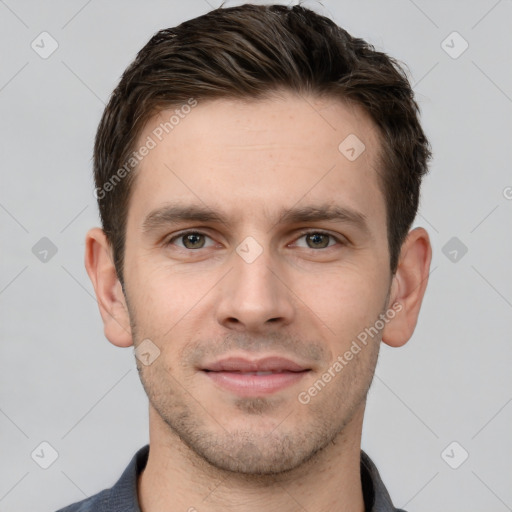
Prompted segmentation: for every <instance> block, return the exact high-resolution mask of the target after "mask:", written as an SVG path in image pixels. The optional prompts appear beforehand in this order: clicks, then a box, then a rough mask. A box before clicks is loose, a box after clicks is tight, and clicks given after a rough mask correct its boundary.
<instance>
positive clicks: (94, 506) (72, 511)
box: [57, 489, 110, 512]
mask: <svg viewBox="0 0 512 512" xmlns="http://www.w3.org/2000/svg"><path fill="white" fill-rule="evenodd" d="M109 491H110V489H105V490H103V491H101V492H99V493H98V494H95V495H94V496H90V497H89V498H86V499H84V500H81V501H77V502H76V503H72V504H71V505H68V506H67V507H64V508H61V509H59V510H57V512H103V511H104V510H106V509H105V508H104V503H105V500H106V499H107V495H108V492H109Z"/></svg>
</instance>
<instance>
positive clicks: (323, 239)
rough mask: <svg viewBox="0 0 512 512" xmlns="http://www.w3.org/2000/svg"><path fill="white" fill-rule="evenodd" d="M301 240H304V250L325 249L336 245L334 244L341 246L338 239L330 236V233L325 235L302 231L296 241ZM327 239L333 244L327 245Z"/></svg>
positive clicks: (320, 232) (322, 232)
mask: <svg viewBox="0 0 512 512" xmlns="http://www.w3.org/2000/svg"><path fill="white" fill-rule="evenodd" d="M301 238H305V239H306V244H307V247H306V248H308V249H327V248H328V247H332V246H333V245H336V242H338V243H341V244H342V245H343V243H342V242H341V240H340V239H339V238H337V237H335V236H334V235H331V234H330V233H326V232H325V231H304V232H303V233H301V236H300V237H299V238H298V239H297V240H300V239H301ZM329 238H330V239H332V240H333V241H334V243H332V244H329ZM302 247H304V246H302Z"/></svg>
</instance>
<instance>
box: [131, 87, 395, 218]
mask: <svg viewBox="0 0 512 512" xmlns="http://www.w3.org/2000/svg"><path fill="white" fill-rule="evenodd" d="M149 140H151V141H152V143H151V146H152V149H151V150H150V151H149V152H148V153H147V155H146V156H145V157H144V158H143V159H142V160H141V162H140V163H139V164H138V168H137V170H136V179H135V182H134V189H133V191H132V196H131V201H130V203H131V204H130V208H129V215H128V223H130V222H131V220H130V219H132V221H134V222H137V225H139V224H140V223H141V222H142V221H143V218H144V217H145V216H147V214H148V213H149V212H150V211H151V210H154V209H155V208H158V207H159V206H161V205H164V204H169V203H173V202H177V201H178V202H179V203H180V204H181V205H184V204H195V205H198V204H201V203H202V205H203V206H206V207H207V208H210V209H212V210H215V211H221V212H222V213H223V214H225V215H226V216H230V215H232V216H234V217H236V218H237V219H240V220H242V218H243V217H244V216H249V217H250V218H251V220H252V221H254V222H255V221H256V217H260V216H261V220H263V219H265V222H272V211H273V210H275V212H276V215H277V213H278V212H279V214H281V215H282V211H283V209H286V208H289V207H291V206H292V205H300V206H304V207H307V206H308V204H315V205H319V204H321V203H324V204H331V205H332V204H334V205H340V206H342V207H346V208H351V209H353V210H354V211H356V210H357V211H360V212H361V213H362V214H364V215H365V216H367V217H370V218H371V217H374V216H384V217H385V204H384V198H383V195H382V192H381V190H380V186H379V182H378V180H377V172H380V171H379V169H378V160H379V158H378V155H379V151H380V141H379V137H378V132H377V129H376V127H375V125H374V123H373V122H372V120H371V119H370V118H369V117H368V116H367V115H366V113H365V112H364V111H363V110H362V109H361V108H360V107H358V106H356V105H351V104H347V103H345V102H342V101H340V100H336V99H333V98H320V97H317V96H300V95H296V94H291V93H289V94H283V95H282V96H280V97H275V98H272V99H260V100H251V101H246V100H244V101H242V100H234V99H216V100H208V101H200V100H198V101H197V104H196V106H194V107H193V108H184V109H180V107H179V106H177V107H175V108H172V109H168V110H163V111H161V112H160V113H159V114H157V115H155V116H154V117H153V118H151V119H150V121H149V122H148V123H147V124H146V126H145V127H144V129H143V131H142V132H141V134H140V137H139V145H142V144H144V143H146V142H147V141H149ZM255 216H256V217H255Z"/></svg>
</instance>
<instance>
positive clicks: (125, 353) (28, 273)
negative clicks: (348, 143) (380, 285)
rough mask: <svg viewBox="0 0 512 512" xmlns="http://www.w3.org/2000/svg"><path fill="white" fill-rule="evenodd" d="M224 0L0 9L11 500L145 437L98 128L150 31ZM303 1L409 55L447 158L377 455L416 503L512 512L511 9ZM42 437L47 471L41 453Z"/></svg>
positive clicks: (77, 491) (108, 466)
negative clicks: (92, 274)
mask: <svg viewBox="0 0 512 512" xmlns="http://www.w3.org/2000/svg"><path fill="white" fill-rule="evenodd" d="M239 3H242V2H239ZM218 5H220V1H216V0H215V1H214V0H208V2H207V1H206V0H193V1H188V2H178V1H156V0H153V1H147V2H142V1H139V2H137V1H121V0H116V1H99V0H92V1H91V0H90V1H88V2H87V1H84V0H74V1H69V0H68V1H63V0H62V1H52V2H36V1H24V2H22V1H14V0H5V1H3V0H0V38H1V45H0V48H1V49H0V52H1V66H0V109H1V117H0V119H1V132H0V141H1V143H2V152H1V154H2V159H1V166H0V169H1V170H0V172H1V179H2V182H1V183H2V186H1V188H0V222H1V235H0V236H1V240H0V244H1V252H0V257H1V275H0V314H1V323H0V329H1V331H0V332H1V345H0V346H1V354H0V356H1V367H2V371H1V372H0V453H1V456H0V457H1V458H0V460H1V468H0V511H3V512H7V511H9V512H18V511H28V510H30V511H35V510H40V511H53V510H55V509H57V508H59V507H61V506H64V505H66V504H69V503H71V502H73V501H77V500H80V499H83V498H84V497H86V496H89V495H92V494H95V493H96V492H98V491H100V490H101V489H103V488H105V487H108V486H110V485H112V484H113V483H114V482H115V481H116V480H117V478H118V477H119V476H120V474H121V472H122V470H123V469H124V467H125V466H126V464H127V463H128V461H129V460H130V458H131V457H132V455H133V454H134V453H135V451H136V450H137V449H138V448H139V447H141V446H142V445H143V444H145V443H146V442H147V441H148V417H147V399H146V396H145V394H144V391H143V389H142V386H141V384H140V381H139V380H138V376H137V372H136V367H135V359H134V356H133V349H132V348H128V349H124V350H123V349H120V348H116V347H114V346H112V345H111V344H110V343H109V342H108V341H107V340H106V339H105V338H104V335H103V326H102V323H101V320H100V315H99V312H98V307H97V303H96V300H95V297H94V292H93V288H92V285H91V283H90V281H89V278H88V276H87V274H86V272H85V269H84V265H83V253H84V236H85V233H86V231H87V229H88V228H89V227H91V226H93V225H99V218H98V216H97V209H96V204H95V199H94V197H93V194H92V190H93V181H92V176H91V155H92V145H93V137H94V134H95V130H96V127H97V124H98V121H99V119H100V116H101V113H102V109H103V108H104V102H106V100H107V99H108V96H109V94H110V92H111V91H112V89H113V88H114V86H115V85H116V83H117V81H118V79H119V77H120V74H121V73H122V71H123V70H124V68H125V67H126V66H127V65H128V64H129V63H130V62H131V60H132V59H133V58H134V56H135V53H136V52H137V51H138V50H139V49H140V48H141V47H142V46H143V45H144V44H145V43H146V42H147V40H148V39H149V37H150V36H151V35H152V34H153V33H154V32H156V31H157V30H159V29H161V28H164V27H168V26H173V25H176V24H178V23H180V22H181V21H184V20H185V19H188V18H191V17H195V16H198V15H200V14H203V13H205V12H207V11H208V10H210V9H211V8H212V7H217V6H218ZM230 5H235V3H233V2H228V3H227V6H230ZM306 5H311V6H316V7H315V9H316V10H319V11H320V12H326V13H328V14H329V13H330V15H331V16H332V17H333V18H334V19H335V21H336V22H337V23H339V24H340V25H341V26H343V27H344V28H346V29H347V30H348V31H349V32H351V33H352V34H354V35H357V36H359V37H363V38H365V39H367V40H368V41H370V42H371V43H373V44H374V45H375V46H376V47H377V48H378V49H381V50H384V51H386V52H388V53H390V54H391V55H393V56H395V57H397V58H398V59H400V60H402V61H404V62H405V63H407V65H408V66H409V70H410V73H411V81H412V83H413V84H414V88H415V91H416V94H417V98H418V101H419V102H420V105H421V108H422V119H423V123H424V127H425V130H426V132H427V134H428V136H429V138H430V140H431V143H432V146H433V149H434V161H433V163H432V166H431V173H430V175H429V176H428V177H427V178H426V180H425V182H424V186H423V192H422V201H421V209H420V213H419V215H418V217H417V220H416V223H415V225H422V226H424V227H426V229H427V230H428V231H429V234H430V236H431V240H432V244H433V252H434V256H433V261H432V267H431V271H432V273H431V276H430V282H429V285H428V288H427V294H426V297H425V300H424V305H423V309H422V312H421V314H420V319H419V323H418V326H417V328H416V331H415V334H414V336H413V338H412V339H411V341H410V342H409V343H408V344H407V345H405V346H404V347H403V348H400V349H391V348H389V347H387V346H386V345H383V346H382V351H381V358H380V360H379V364H378V367H377V372H376V376H375V380H374V383H373V386H372V388H371V390H370V394H369V399H368V408H367V413H366V419H365V424H364V431H363V448H364V449H365V450H366V451H367V452H368V453H369V454H370V456H371V457H372V458H373V460H374V461H375V463H376V464H377V467H378V468H379V470H380V472H381V475H382V477H383V479H384V482H385V484H386V485H387V487H388V489H389V491H390V494H391V496H392V498H393V501H394V502H395V505H397V506H400V507H405V508H406V509H407V510H408V511H416V512H426V511H432V510H446V511H466V512H471V511H483V510H485V511H496V512H500V511H505V510H512V485H511V484H512V469H511V466H512V463H511V462H510V461H511V460H512V439H511V435H510V433H511V432H512V429H511V423H512V404H511V401H512V385H511V384H512V377H511V370H510V363H511V361H512V358H511V356H512V343H511V342H512V339H511V317H512V315H511V313H512V271H511V268H510V263H511V261H512V237H511V234H512V200H511V198H512V188H507V187H512V173H511V170H510V169H511V168H510V162H511V161H512V150H511V146H512V139H511V135H512V126H511V124H512V123H511V114H512V73H511V70H512V60H511V59H512V57H511V55H512V30H511V20H512V2H511V1H510V0H501V1H496V0H479V1H471V2H467V1H450V2H445V1H430V2H427V1H425V0H415V1H412V0H396V1H386V2H382V1H378V0H373V1H359V2H357V1H337V2H334V1H331V2H329V1H327V2H324V6H325V7H324V8H322V7H320V6H318V4H316V3H315V2H310V3H306ZM43 31H47V32H49V33H50V34H51V36H52V37H53V38H54V39H55V40H56V41H57V42H58V45H59V46H58V49H57V50H56V51H55V52H54V53H53V54H52V55H51V56H49V57H48V58H47V59H43V58H41V57H40V55H39V54H38V53H36V51H34V50H33V49H32V48H31V43H32V41H34V40H35V41H36V43H37V42H38V41H39V45H40V46H41V45H42V43H40V40H41V38H40V37H39V34H40V33H41V32H43ZM454 31H457V32H458V33H459V34H460V36H461V37H462V38H463V39H464V40H465V41H467V43H468V44H469V47H468V48H467V50H466V51H465V52H464V53H462V54H461V55H459V56H458V57H457V58H453V57H454V56H455V55H456V54H458V53H459V52H460V51H461V50H462V49H463V47H464V40H462V39H460V37H459V36H457V35H455V36H453V35H452V36H450V34H452V32H454ZM449 36H450V37H449ZM45 37H46V36H45ZM443 41H445V43H443ZM45 48H46V49H48V48H50V42H49V40H48V39H46V43H45ZM447 52H448V53H447ZM449 53H451V56H450V55H449ZM42 237H47V238H49V239H50V240H51V241H52V243H53V244H54V245H55V246H56V248H57V253H56V254H55V255H53V256H51V253H48V255H47V261H46V262H44V261H40V259H39V258H38V257H36V255H35V254H34V252H33V250H32V248H33V247H34V246H35V245H36V244H37V243H38V241H39V240H40V239H41V238H42ZM452 237H457V240H455V241H452V242H450V243H451V244H453V243H454V244H456V245H454V246H453V247H452V246H451V245H448V246H447V248H446V249H444V252H443V248H444V247H445V246H446V244H447V243H448V242H449V241H450V239H452ZM41 243H43V242H41ZM461 244H464V246H465V247H467V253H466V254H464V255H462V252H461V250H460V249H461V247H462V245H461ZM38 248H39V246H36V249H38ZM454 248H455V250H456V251H457V258H456V260H455V261H453V259H454V253H453V252H452V254H451V255H450V251H453V250H454ZM39 249H40V248H39ZM35 252H36V254H37V250H35ZM445 253H446V255H445ZM40 257H42V256H40ZM43 441H46V442H48V443H50V445H51V446H52V447H53V448H54V449H55V450H56V451H57V452H58V458H57V460H56V461H55V462H54V463H53V464H52V465H51V466H50V467H49V468H48V469H42V468H41V467H40V466H39V465H38V464H37V463H36V462H35V461H34V460H33V459H32V457H31V453H32V452H34V450H36V449H38V450H39V452H38V453H41V452H40V450H41V448H40V447H39V446H40V443H41V442H43ZM454 441H456V442H457V443H458V444H457V445H455V448H454V447H453V445H452V446H451V447H450V448H449V449H448V450H447V451H444V450H445V448H447V447H448V446H449V445H450V443H452V442H454ZM38 447H39V448H38ZM43 448H44V447H43ZM452 449H453V451H452ZM462 450H466V451H467V452H468V453H469V458H468V459H467V460H465V461H464V462H463V463H462V464H460V463H461V461H462V460H463V457H462V454H463V452H462ZM36 452H37V450H36ZM43 452H44V450H43ZM44 453H45V456H44V457H49V453H50V452H49V451H48V449H46V452H44ZM443 453H444V456H443V455H442V454H443ZM44 457H41V459H40V460H42V459H44ZM35 458H36V459H37V457H35ZM447 462H450V463H451V464H452V465H454V466H456V465H458V464H460V466H459V467H458V468H457V469H453V468H452V467H450V466H449V465H448V463H447Z"/></svg>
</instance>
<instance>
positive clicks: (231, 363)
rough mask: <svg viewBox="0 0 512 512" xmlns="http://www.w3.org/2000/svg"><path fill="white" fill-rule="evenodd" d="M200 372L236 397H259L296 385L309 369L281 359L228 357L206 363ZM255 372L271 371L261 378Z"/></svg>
mask: <svg viewBox="0 0 512 512" xmlns="http://www.w3.org/2000/svg"><path fill="white" fill-rule="evenodd" d="M202 371H203V373H204V374H205V375H206V376H207V377H208V378H209V379H211V380H212V381H213V382H214V383H215V384H216V385H217V386H219V387H221V388H222V389H225V390H227V391H231V392H232V393H235V394H237V395H239V396H253V397H254V396H262V395H270V394H272V393H276V392H277V391H280V390H282V389H284V388H286V387H289V386H292V385H293V384H296V383H298V382H299V381H300V380H302V378H303V377H304V376H305V375H306V374H307V373H309V371H310V368H305V367H303V366H301V365H300V364H298V363H296V362H294V361H291V360H290V359H286V358H283V357H275V356H274V357H265V358H262V359H257V360H256V359H253V360H250V359H245V358H242V357H229V358H226V359H221V360H219V361H216V362H214V363H211V364H208V365H207V366H206V367H205V368H203V369H202ZM257 372H271V373H265V374H263V375H258V374H256V373H257Z"/></svg>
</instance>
